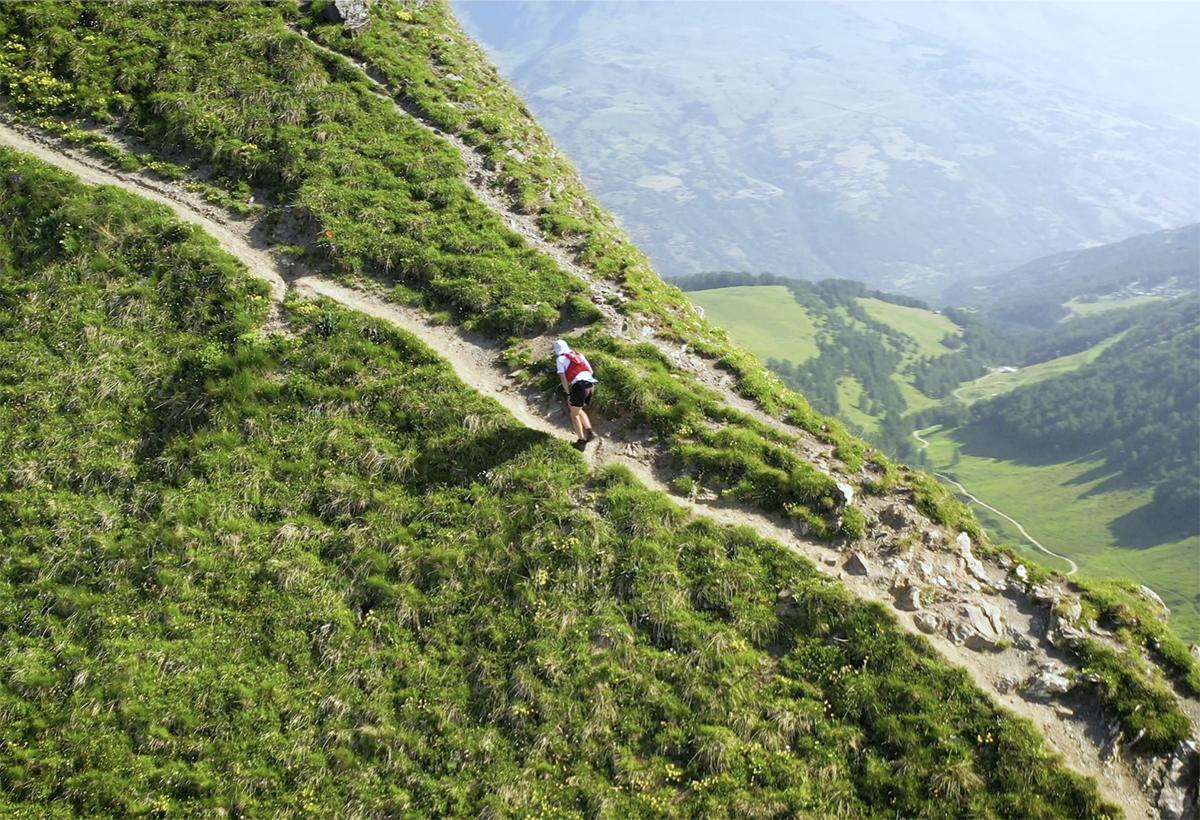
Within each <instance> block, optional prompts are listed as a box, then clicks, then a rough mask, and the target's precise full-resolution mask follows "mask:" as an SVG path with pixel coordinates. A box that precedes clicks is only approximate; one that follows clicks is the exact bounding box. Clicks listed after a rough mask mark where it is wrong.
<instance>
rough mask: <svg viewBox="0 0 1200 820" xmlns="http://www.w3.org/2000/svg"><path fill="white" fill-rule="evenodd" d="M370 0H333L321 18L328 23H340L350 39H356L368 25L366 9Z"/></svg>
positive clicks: (368, 16)
mask: <svg viewBox="0 0 1200 820" xmlns="http://www.w3.org/2000/svg"><path fill="white" fill-rule="evenodd" d="M370 5H371V0H333V2H332V3H330V4H329V5H327V6H326V7H325V8H324V9H323V10H322V11H321V16H322V17H323V18H324V19H325V20H326V22H329V23H341V24H342V26H343V27H344V28H345V29H346V32H347V33H349V34H350V36H351V37H357V36H358V35H360V34H362V33H363V32H364V31H366V30H367V26H368V25H370V23H371V20H370V15H369V12H368V8H369V7H370Z"/></svg>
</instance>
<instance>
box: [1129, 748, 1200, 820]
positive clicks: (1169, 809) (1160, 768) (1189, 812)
mask: <svg viewBox="0 0 1200 820" xmlns="http://www.w3.org/2000/svg"><path fill="white" fill-rule="evenodd" d="M1138 768H1139V776H1140V777H1141V779H1142V781H1143V783H1145V786H1146V789H1147V792H1148V793H1149V794H1151V795H1152V796H1153V797H1154V802H1155V808H1156V809H1158V816H1159V817H1160V818H1161V819H1162V820H1195V818H1197V817H1200V793H1198V792H1200V745H1198V744H1197V742H1196V740H1194V739H1193V740H1185V741H1183V742H1182V743H1180V744H1179V745H1178V746H1176V747H1175V751H1174V752H1173V753H1172V754H1171V755H1170V756H1169V757H1160V758H1151V759H1143V760H1140V761H1139V762H1138Z"/></svg>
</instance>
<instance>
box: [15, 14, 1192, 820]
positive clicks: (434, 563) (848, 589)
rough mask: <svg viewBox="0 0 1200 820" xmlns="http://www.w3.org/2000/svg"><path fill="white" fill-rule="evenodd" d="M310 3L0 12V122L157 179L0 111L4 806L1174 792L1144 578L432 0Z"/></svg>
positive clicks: (476, 806) (1149, 805)
mask: <svg viewBox="0 0 1200 820" xmlns="http://www.w3.org/2000/svg"><path fill="white" fill-rule="evenodd" d="M327 11H328V8H327V7H326V6H325V5H324V4H320V3H314V4H313V6H312V7H310V8H306V9H304V10H300V9H297V8H295V7H291V6H286V5H281V4H274V3H262V4H236V5H232V6H217V5H210V4H193V3H154V4H145V5H139V6H136V7H129V6H125V5H115V4H113V5H87V4H81V5H67V4H58V3H47V4H36V5H32V4H19V5H18V4H11V5H4V6H0V43H2V44H3V50H2V51H0V91H2V92H3V94H4V99H3V103H4V109H5V112H6V113H7V114H8V115H10V116H13V117H15V118H16V119H17V120H19V121H20V124H19V125H18V124H12V123H5V124H3V125H0V141H3V142H4V143H5V144H7V145H10V146H13V147H15V148H17V149H19V150H20V151H22V152H24V153H25V154H28V153H32V154H36V155H37V156H38V157H40V158H42V159H44V160H46V161H48V162H50V163H52V164H54V165H56V166H58V167H60V168H63V169H65V170H67V171H69V172H70V173H71V174H75V175H78V176H79V177H80V178H82V179H84V180H86V181H87V182H89V183H93V184H94V183H98V182H99V183H105V184H111V185H116V186H118V187H120V188H124V189H126V191H127V192H128V191H132V192H135V193H137V194H138V195H139V196H144V197H147V198H150V199H152V200H154V201H156V202H157V203H160V204H162V205H165V206H166V207H167V208H168V209H169V210H163V209H162V208H160V207H157V206H150V205H147V204H146V203H144V202H141V201H139V200H138V199H135V198H131V197H130V196H129V195H128V193H127V192H122V191H114V190H112V189H109V188H100V189H92V188H85V187H83V186H81V185H80V184H79V183H78V182H76V181H74V180H72V179H70V178H66V177H64V176H62V175H61V174H60V173H58V172H55V171H52V170H50V169H48V168H46V167H45V166H43V165H41V164H39V163H38V162H36V161H34V160H31V159H29V158H28V157H26V156H23V155H20V154H16V153H12V152H9V151H7V150H6V151H4V152H2V153H0V212H2V213H3V216H4V219H3V224H4V225H5V230H4V231H3V233H2V235H0V344H2V345H3V346H4V351H5V354H6V355H5V356H4V357H3V358H2V360H0V361H2V362H3V364H0V368H2V370H0V413H2V414H3V415H2V421H3V423H2V424H0V437H2V438H0V539H2V546H3V549H2V550H0V553H2V554H3V556H4V559H3V561H2V562H0V618H2V620H0V645H2V646H3V650H2V656H3V658H4V665H3V668H2V669H0V711H2V713H3V715H4V717H5V720H4V721H3V722H2V723H0V732H3V733H4V735H3V742H0V783H2V788H0V808H2V810H3V812H4V813H6V814H28V815H42V814H46V813H48V812H50V811H67V812H74V813H78V814H98V815H125V814H146V813H159V814H164V815H175V814H193V813H194V814H217V813H220V814H237V815H257V814H280V813H283V814H314V815H330V814H341V813H349V814H356V815H358V814H361V815H364V816H376V815H378V816H390V815H399V814H413V815H422V816H434V815H439V816H445V815H468V814H470V815H474V814H489V815H500V816H504V815H510V814H513V815H532V814H555V815H571V816H574V815H589V814H606V813H611V814H613V815H617V816H632V815H647V814H660V815H678V816H695V815H713V814H716V815H722V814H724V815H738V816H741V815H747V814H752V813H755V812H764V813H770V814H775V815H786V816H794V815H805V814H811V815H819V816H829V815H848V816H854V815H869V814H880V813H889V814H891V813H896V814H900V815H912V816H944V817H952V816H961V815H963V814H981V815H988V816H1011V817H1029V816H1061V817H1075V816H1115V815H1116V814H1117V813H1118V812H1119V811H1121V810H1124V811H1126V812H1128V813H1133V814H1145V813H1147V812H1149V811H1154V810H1161V811H1163V812H1164V813H1170V812H1175V811H1176V808H1177V807H1178V809H1179V810H1180V811H1186V810H1189V809H1188V807H1189V806H1191V805H1194V804H1195V802H1196V794H1195V791H1196V790H1195V787H1194V785H1193V783H1192V780H1191V779H1189V778H1191V777H1192V771H1193V769H1194V768H1195V767H1196V765H1197V763H1198V762H1200V760H1198V756H1197V754H1196V751H1195V749H1194V748H1192V747H1189V746H1188V745H1187V744H1186V741H1187V739H1188V737H1189V736H1190V735H1191V734H1192V720H1193V713H1195V712H1197V703H1196V700H1195V697H1196V695H1197V694H1198V693H1200V665H1198V664H1197V662H1196V659H1195V658H1193V657H1192V655H1191V654H1189V651H1188V648H1187V647H1186V645H1184V644H1183V643H1182V642H1181V641H1180V640H1179V639H1178V638H1177V637H1176V636H1175V635H1173V634H1172V633H1171V632H1170V630H1169V629H1168V628H1167V627H1166V626H1165V624H1164V622H1163V620H1162V618H1161V613H1160V612H1159V611H1158V608H1157V607H1158V605H1157V604H1156V603H1155V602H1154V601H1153V599H1152V598H1149V597H1147V596H1146V595H1145V594H1143V593H1141V592H1139V591H1138V589H1137V588H1136V586H1131V585H1128V584H1121V585H1107V586H1099V585H1094V584H1090V583H1084V582H1080V583H1073V582H1071V581H1070V580H1068V579H1067V578H1065V577H1063V576H1058V575H1054V574H1052V573H1049V572H1047V571H1045V570H1043V569H1041V568H1039V567H1037V566H1036V565H1032V564H1028V563H1024V562H1017V561H1015V560H1014V558H1013V556H1012V554H1011V553H1009V552H1008V551H1006V550H1003V549H1000V548H998V547H996V546H995V545H993V544H991V543H989V542H988V541H987V539H986V538H984V537H983V535H982V533H981V532H980V529H979V526H978V524H977V522H976V521H975V520H974V519H973V518H972V517H971V516H970V515H969V513H968V512H967V511H966V510H965V509H964V508H963V507H962V506H961V505H959V504H957V503H956V502H955V501H954V500H953V498H952V497H951V496H950V495H949V494H948V493H947V491H946V490H945V489H944V488H942V487H941V486H940V485H938V484H936V483H935V482H933V481H932V480H931V479H929V478H928V477H927V476H924V475H922V474H920V473H917V472H914V471H912V470H909V469H907V468H904V467H901V466H898V465H896V464H894V463H892V462H890V461H889V460H888V459H887V458H885V457H883V456H882V455H880V454H878V453H877V452H874V451H873V450H872V449H871V448H870V447H869V446H867V445H866V444H865V443H864V442H862V441H860V440H858V439H856V438H854V437H853V436H850V435H848V434H847V433H846V432H845V431H844V430H843V429H842V428H841V427H840V425H838V423H837V422H836V421H834V420H833V419H830V418H828V417H825V416H822V415H821V414H819V413H817V412H815V411H813V410H812V409H811V408H810V407H809V405H808V404H807V402H806V401H805V400H804V399H803V398H802V397H801V396H799V395H798V394H796V393H794V392H791V391H789V390H787V389H785V388H784V387H783V386H782V385H781V384H780V383H779V381H778V380H777V379H775V378H773V377H771V376H770V375H769V374H767V373H765V372H764V371H763V369H762V368H761V367H759V366H758V365H756V364H755V363H754V361H753V359H752V358H751V357H750V356H749V355H748V354H746V353H744V352H743V351H741V350H739V349H737V348H735V347H733V346H731V345H729V344H728V343H727V342H726V341H725V339H724V338H723V335H722V334H721V333H720V332H719V331H717V330H716V329H714V328H713V327H711V326H710V325H708V324H706V323H705V322H704V321H702V319H701V318H700V317H699V316H698V315H697V314H696V313H695V312H694V311H693V310H692V309H691V308H690V306H689V305H688V303H687V301H686V299H684V298H683V296H682V294H680V292H679V291H677V290H675V289H673V288H670V287H668V286H665V285H664V284H663V283H662V282H661V281H660V280H659V279H657V278H656V277H655V276H654V274H653V271H652V270H651V269H650V268H649V266H648V265H647V262H646V260H645V259H644V258H643V257H642V256H641V255H640V253H639V252H638V251H637V250H636V249H635V248H634V247H633V246H632V245H631V244H630V243H629V242H628V240H627V239H626V238H625V237H624V236H623V235H622V234H621V232H620V231H619V230H617V229H616V228H615V226H614V224H613V222H612V220H611V218H610V217H609V216H608V215H607V214H605V213H604V212H603V211H601V210H599V209H598V208H597V207H596V206H595V204H594V203H593V201H592V200H591V199H590V197H589V195H588V193H587V191H586V190H585V189H584V188H583V187H582V186H581V185H580V183H579V180H578V179H577V177H576V176H575V175H574V174H573V172H572V170H571V168H570V166H569V165H568V164H566V163H565V162H564V161H563V160H562V158H561V156H559V155H558V153H557V152H556V151H555V150H554V148H553V146H552V145H551V144H550V143H549V141H548V140H547V139H546V137H545V135H544V134H543V133H542V132H541V131H540V129H539V128H538V126H537V124H536V122H534V121H533V120H532V118H531V117H529V115H528V113H527V112H526V111H525V109H524V107H523V105H522V104H521V102H520V101H519V99H517V98H516V97H515V96H513V95H512V94H511V92H510V91H509V90H508V89H507V88H506V87H505V86H504V85H503V83H501V82H499V81H498V79H497V75H496V73H495V71H494V70H493V69H492V68H491V67H490V66H489V65H488V64H487V62H486V61H485V60H483V59H482V57H481V55H480V52H478V51H477V50H476V49H475V47H474V46H473V45H472V44H471V43H470V41H469V40H467V39H466V38H465V37H464V36H463V35H462V33H461V31H460V30H459V29H458V27H457V25H456V24H455V22H454V20H453V18H452V17H451V16H450V15H449V12H448V9H447V7H445V6H443V5H438V4H430V3H423V2H422V3H411V4H409V3H403V4H401V3H379V4H376V5H375V6H374V7H373V8H372V12H371V14H372V19H371V25H370V27H369V28H368V29H367V30H366V31H365V32H364V33H361V36H359V37H357V38H353V39H352V38H350V37H349V36H347V35H346V33H345V31H344V30H343V28H342V27H341V26H340V25H336V24H327V23H326V22H325V12H327ZM188 223H191V225H199V226H200V227H201V228H202V230H203V231H204V232H206V233H208V234H210V237H211V238H210V237H206V236H204V234H203V233H201V232H199V231H198V230H197V229H196V228H195V227H191V226H189V224H188ZM214 238H215V240H216V242H217V243H218V246H219V247H218V246H214V244H213V239H214ZM251 277H256V278H257V279H259V280H261V281H262V283H265V284H261V283H258V282H255V281H253V280H252V279H251ZM334 280H337V281H334ZM364 314H366V315H364ZM369 317H374V318H369ZM414 334H415V335H414ZM557 336H566V337H567V338H569V339H570V340H571V342H572V343H573V344H576V345H577V346H579V347H581V348H583V349H585V350H586V351H587V352H588V355H589V358H591V359H592V361H593V362H594V363H595V364H596V365H597V368H598V370H599V372H600V374H601V376H602V378H603V380H604V381H603V385H604V386H603V389H602V393H601V400H600V401H599V402H598V403H597V405H596V406H595V408H594V410H595V413H596V419H597V423H598V424H599V425H601V430H602V432H603V433H604V436H603V438H602V440H601V442H600V443H599V445H598V446H593V448H589V450H588V452H587V453H586V455H583V456H581V455H580V454H579V453H576V452H574V451H573V450H572V449H571V448H570V447H569V446H568V438H569V437H568V435H567V433H566V430H565V429H564V425H563V423H562V421H561V404H560V398H561V397H560V396H559V395H558V394H557V391H556V388H555V386H554V378H553V375H552V373H551V372H550V368H549V367H548V365H549V362H548V361H547V359H546V358H545V355H546V351H547V350H548V347H549V343H550V341H551V340H552V339H554V338H555V337H557ZM668 495H673V496H675V500H672V499H671V498H669V497H668ZM731 524H732V525H737V526H728V525H731ZM830 576H834V577H830ZM863 599H870V600H863ZM956 667H957V668H956ZM1001 703H1002V704H1003V707H1004V708H1001V706H1000V704H1001ZM1068 704H1069V708H1065V709H1064V707H1065V706H1067V705H1068ZM1009 710H1012V711H1009ZM1013 712H1016V713H1017V714H1014V713H1013ZM1017 715H1020V716H1023V717H1027V718H1029V720H1031V721H1033V725H1031V724H1030V723H1029V722H1028V721H1026V720H1022V719H1020V718H1019V717H1018V716H1017ZM1034 727H1036V729H1035V728H1034ZM1038 730H1040V732H1041V733H1044V734H1040V733H1039V731H1038ZM1048 749H1049V750H1053V751H1055V752H1058V753H1060V754H1061V755H1063V757H1061V758H1060V757H1058V756H1056V755H1054V754H1050V753H1048ZM1081 775H1082V776H1081ZM1176 813H1177V812H1176Z"/></svg>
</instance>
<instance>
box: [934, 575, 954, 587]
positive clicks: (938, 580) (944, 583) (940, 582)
mask: <svg viewBox="0 0 1200 820" xmlns="http://www.w3.org/2000/svg"><path fill="white" fill-rule="evenodd" d="M933 582H934V583H935V584H937V585H938V586H940V587H949V586H950V582H949V581H947V580H946V579H945V578H943V577H942V576H941V575H939V576H937V577H936V578H934V579H933Z"/></svg>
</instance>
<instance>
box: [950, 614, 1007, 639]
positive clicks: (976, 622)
mask: <svg viewBox="0 0 1200 820" xmlns="http://www.w3.org/2000/svg"><path fill="white" fill-rule="evenodd" d="M989 606H990V605H989ZM992 608H993V609H995V607H992ZM958 614H959V620H956V621H952V622H951V623H950V630H949V631H950V640H952V641H954V642H955V643H957V644H963V645H965V646H966V647H967V648H968V649H995V648H996V644H997V643H998V642H999V641H1000V640H1001V638H1002V636H1003V634H1004V633H1003V632H1001V631H1000V630H999V629H997V628H996V627H995V626H994V625H993V623H992V618H991V617H990V616H989V615H988V613H985V612H984V610H983V608H982V607H980V606H979V605H977V604H963V606H962V607H961V608H960V609H959V613H958ZM995 614H996V617H997V618H999V610H996V613H995Z"/></svg>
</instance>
